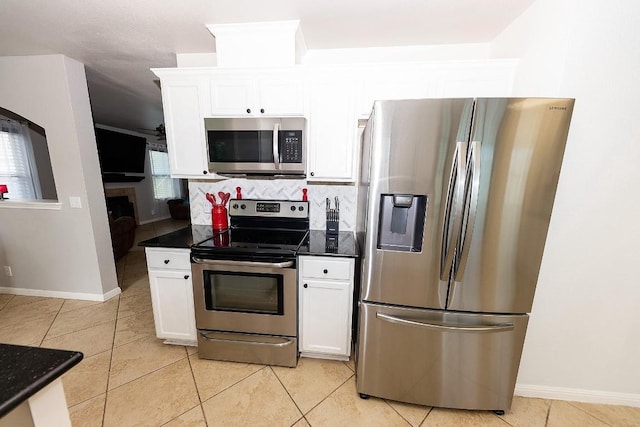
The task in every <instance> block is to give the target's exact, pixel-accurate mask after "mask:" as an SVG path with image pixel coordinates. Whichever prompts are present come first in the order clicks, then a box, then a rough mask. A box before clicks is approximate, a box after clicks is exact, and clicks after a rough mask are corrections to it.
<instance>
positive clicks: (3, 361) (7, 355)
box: [0, 344, 83, 417]
mask: <svg viewBox="0 0 640 427" xmlns="http://www.w3.org/2000/svg"><path fill="white" fill-rule="evenodd" d="M82 358H83V355H82V353H80V352H78V351H67V350H54V349H49V348H39V347H27V346H21V345H11V344H0V417H2V416H4V415H6V414H8V413H9V412H11V411H12V410H13V409H15V408H16V407H18V406H19V405H20V404H21V403H22V402H24V401H26V400H27V399H29V398H30V397H31V396H33V395H34V394H36V393H37V392H39V391H40V390H42V389H43V388H44V387H45V386H47V385H48V384H50V383H52V382H53V381H55V380H56V379H57V378H59V377H60V376H61V375H62V374H64V373H65V372H67V371H68V370H69V369H71V368H72V367H74V366H75V365H77V364H78V363H80V361H81V360H82Z"/></svg>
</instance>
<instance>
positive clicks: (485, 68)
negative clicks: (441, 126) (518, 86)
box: [432, 60, 518, 98]
mask: <svg viewBox="0 0 640 427" xmlns="http://www.w3.org/2000/svg"><path fill="white" fill-rule="evenodd" d="M517 64H518V61H516V60H494V61H466V62H462V63H444V64H441V65H440V66H439V67H438V69H437V70H435V71H436V73H437V74H439V76H437V77H436V76H434V78H436V79H437V81H438V85H437V86H435V87H434V92H433V95H432V96H434V97H441V98H472V97H473V98H478V97H509V96H512V90H513V80H514V78H515V74H516V66H517Z"/></svg>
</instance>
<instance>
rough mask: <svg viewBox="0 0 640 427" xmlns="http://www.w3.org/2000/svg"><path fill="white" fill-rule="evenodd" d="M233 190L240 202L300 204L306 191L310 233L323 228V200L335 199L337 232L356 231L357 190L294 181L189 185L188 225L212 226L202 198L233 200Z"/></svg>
mask: <svg viewBox="0 0 640 427" xmlns="http://www.w3.org/2000/svg"><path fill="white" fill-rule="evenodd" d="M236 187H240V188H241V189H242V198H243V199H268V200H302V189H303V188H306V189H307V198H308V200H309V209H310V213H309V215H310V216H309V227H310V228H311V229H312V230H324V228H325V219H326V216H325V207H326V204H325V200H326V198H327V197H328V198H329V199H331V206H332V207H333V206H334V203H333V200H334V197H336V196H337V197H338V199H340V231H355V227H356V200H357V197H356V193H357V190H356V188H357V187H356V186H355V185H339V184H336V185H318V184H312V183H308V182H307V181H305V180H297V179H246V178H231V179H226V180H222V181H189V199H190V203H191V223H192V224H197V225H208V224H211V204H210V203H209V201H208V200H207V198H206V197H205V194H206V193H212V194H214V195H215V196H216V198H218V192H219V191H223V192H225V193H231V198H232V199H233V198H235V197H236Z"/></svg>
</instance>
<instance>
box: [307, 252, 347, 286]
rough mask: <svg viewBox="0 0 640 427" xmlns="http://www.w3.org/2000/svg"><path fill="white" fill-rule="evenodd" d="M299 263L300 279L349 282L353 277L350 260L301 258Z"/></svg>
mask: <svg viewBox="0 0 640 427" xmlns="http://www.w3.org/2000/svg"><path fill="white" fill-rule="evenodd" d="M300 262H301V268H302V270H301V271H302V277H312V278H317V279H341V280H350V279H351V277H352V276H353V271H352V270H353V262H352V260H351V259H328V258H322V257H302V258H301V259H300Z"/></svg>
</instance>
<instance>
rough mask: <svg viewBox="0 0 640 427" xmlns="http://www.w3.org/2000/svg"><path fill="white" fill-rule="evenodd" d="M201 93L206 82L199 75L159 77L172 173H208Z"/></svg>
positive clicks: (182, 174)
mask: <svg viewBox="0 0 640 427" xmlns="http://www.w3.org/2000/svg"><path fill="white" fill-rule="evenodd" d="M205 96H206V82H204V81H202V80H200V79H190V80H189V79H187V80H168V81H167V80H163V81H162V106H163V109H164V117H165V127H166V131H167V151H168V154H169V166H170V168H171V175H172V176H174V177H182V178H190V177H197V178H202V177H203V176H205V175H207V173H208V169H209V168H208V160H207V148H206V139H205V138H206V135H205V131H204V108H205V104H206V100H205Z"/></svg>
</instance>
